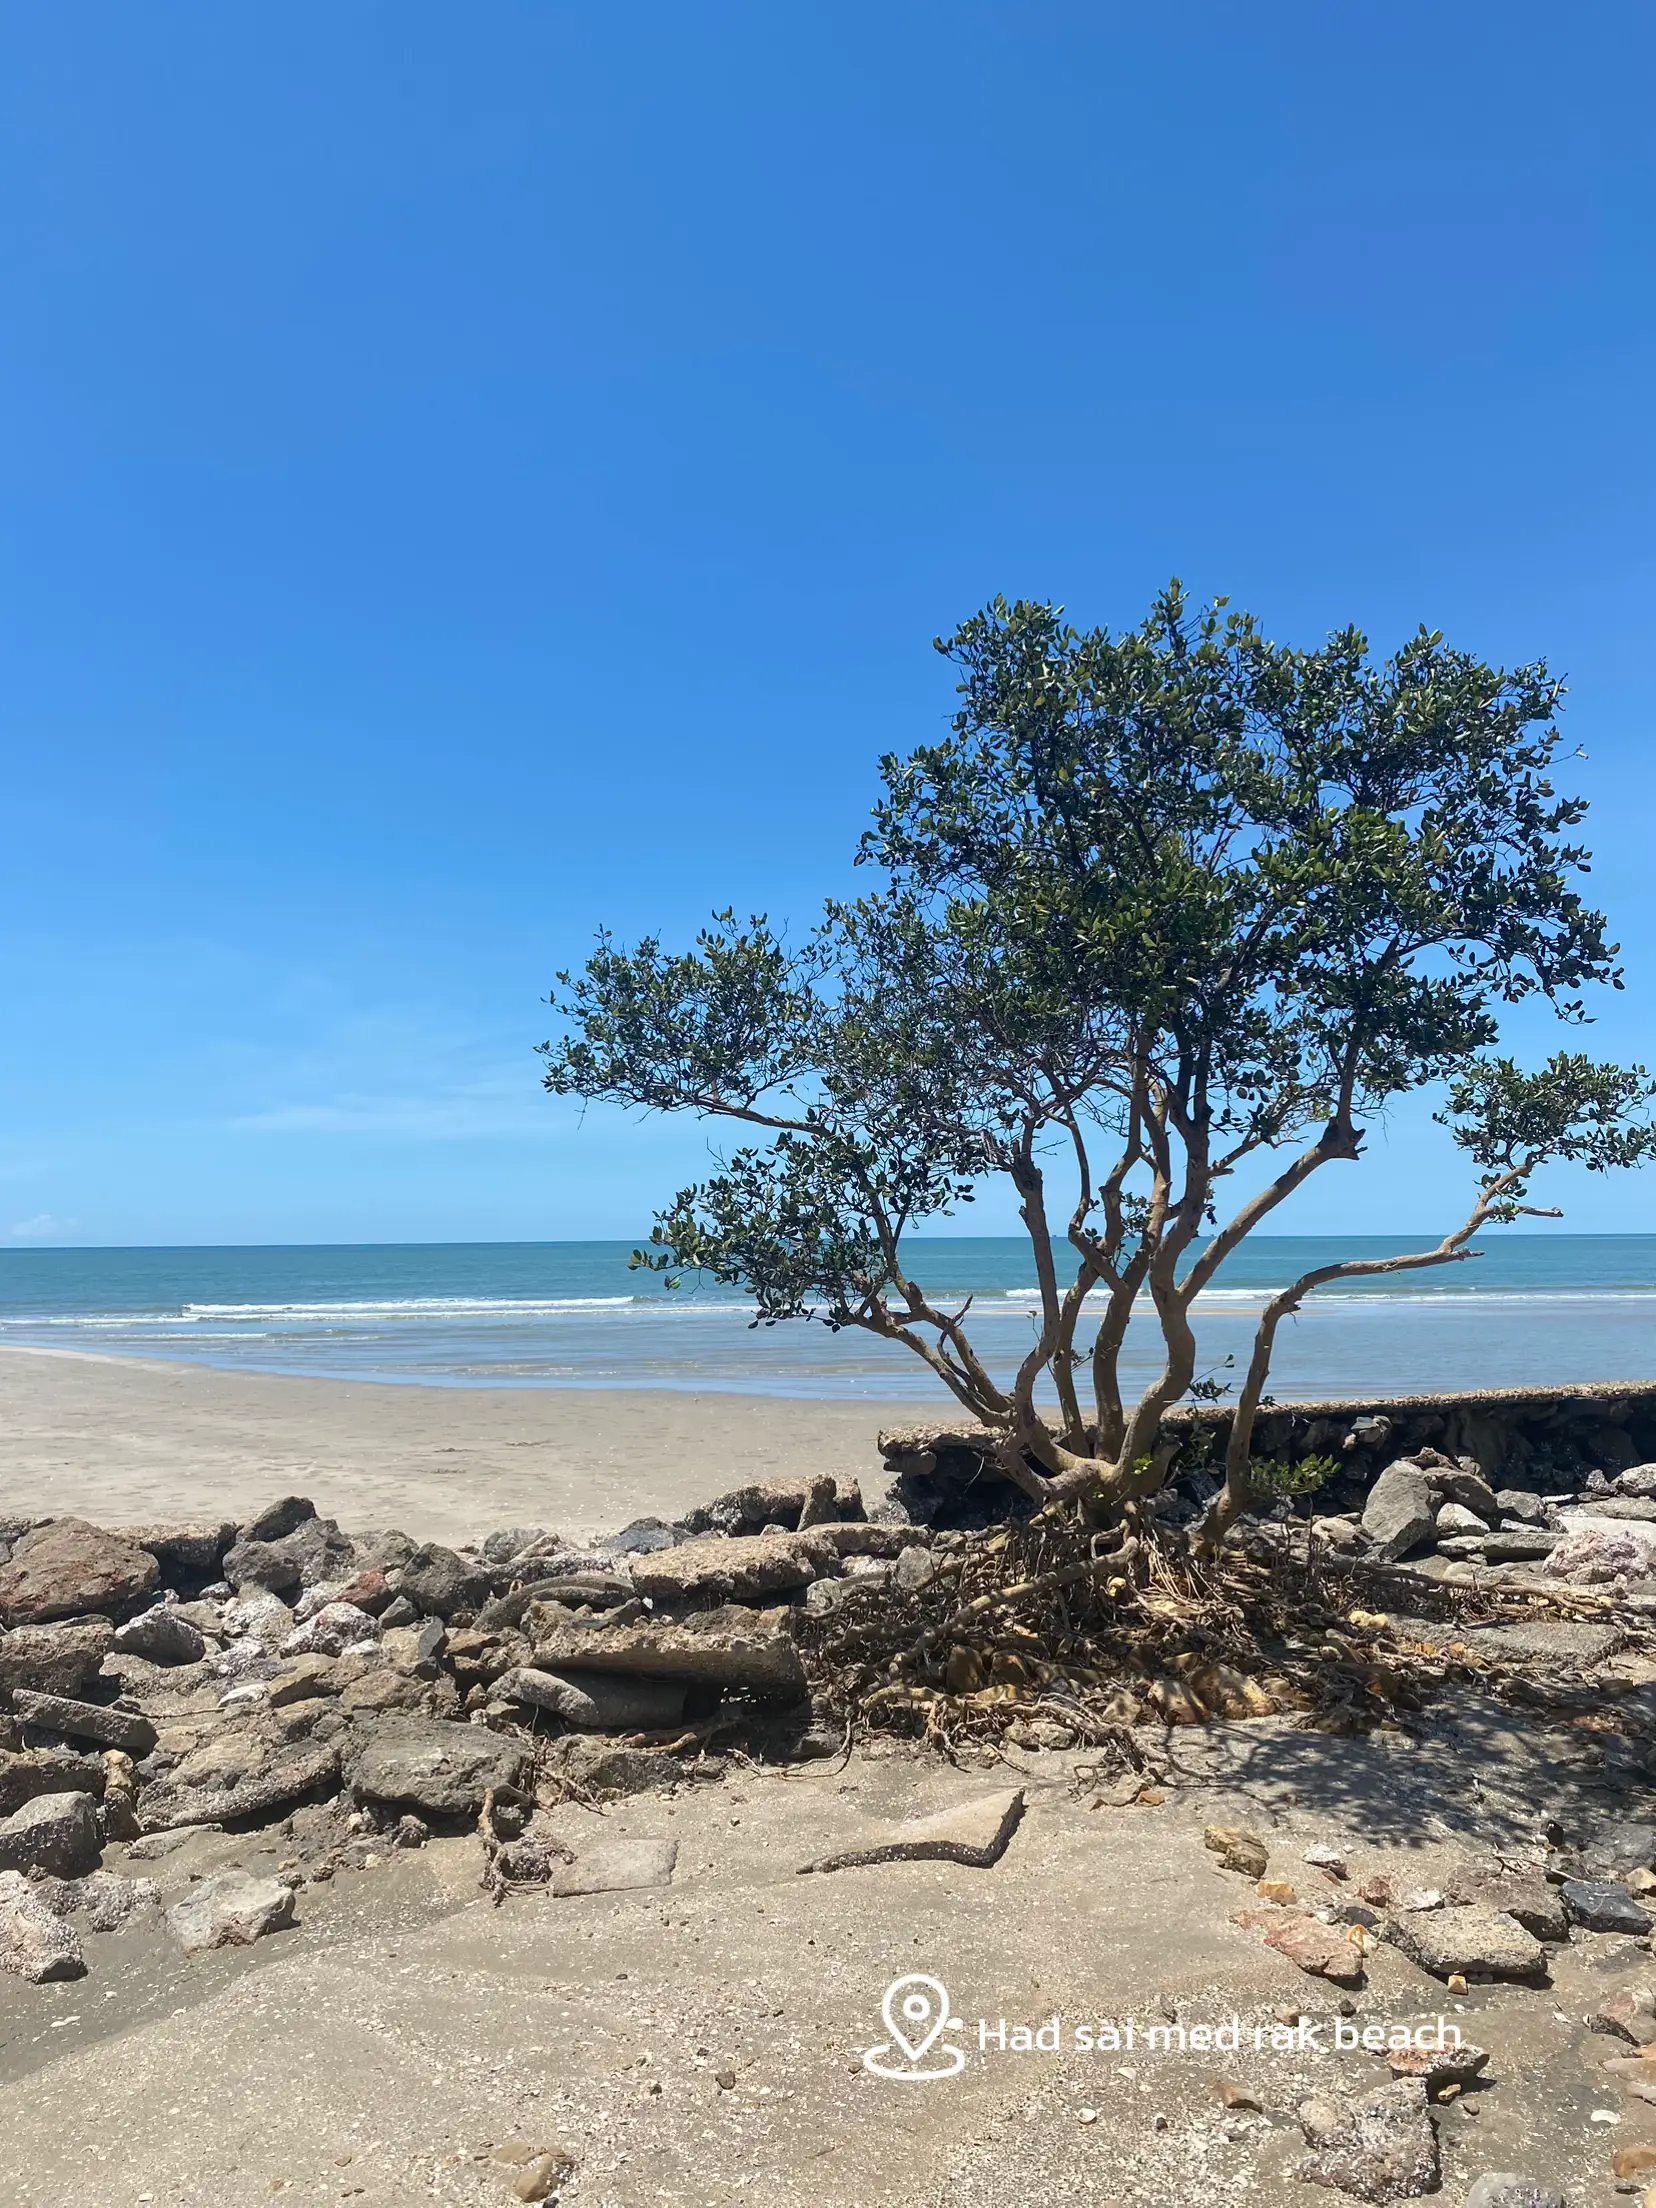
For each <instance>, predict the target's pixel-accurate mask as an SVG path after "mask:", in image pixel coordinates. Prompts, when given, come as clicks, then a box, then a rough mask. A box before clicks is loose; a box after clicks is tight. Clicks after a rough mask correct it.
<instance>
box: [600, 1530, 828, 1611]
mask: <svg viewBox="0 0 1656 2208" xmlns="http://www.w3.org/2000/svg"><path fill="white" fill-rule="evenodd" d="M816 1576H817V1564H816V1562H815V1561H814V1560H813V1558H812V1555H811V1552H810V1550H809V1548H808V1547H807V1546H806V1545H805V1542H804V1540H803V1539H802V1538H801V1537H800V1536H798V1535H795V1534H787V1533H762V1534H747V1535H736V1536H733V1537H732V1538H731V1539H729V1540H725V1541H686V1542H684V1543H683V1544H682V1545H681V1546H680V1547H678V1548H676V1549H666V1550H664V1551H663V1552H662V1553H661V1554H660V1555H658V1556H641V1557H639V1558H637V1559H636V1560H635V1561H634V1564H633V1572H632V1583H633V1588H634V1591H635V1592H636V1593H638V1594H640V1595H642V1596H644V1597H645V1598H646V1599H647V1600H649V1601H653V1602H667V1603H681V1602H701V1601H705V1600H707V1598H708V1597H710V1596H717V1597H719V1598H720V1599H721V1600H723V1601H726V1602H729V1601H746V1602H753V1601H759V1600H761V1599H763V1597H765V1596H767V1595H785V1594H789V1593H791V1592H792V1591H793V1589H794V1588H796V1587H805V1586H808V1585H809V1584H810V1582H811V1581H812V1580H813V1579H815V1578H816Z"/></svg>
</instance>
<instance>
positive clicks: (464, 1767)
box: [346, 1717, 532, 1817]
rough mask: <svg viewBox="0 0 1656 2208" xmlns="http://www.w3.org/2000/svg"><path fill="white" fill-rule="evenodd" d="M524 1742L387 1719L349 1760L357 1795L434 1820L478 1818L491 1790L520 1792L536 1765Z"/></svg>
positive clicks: (443, 1724) (479, 1729) (433, 1722)
mask: <svg viewBox="0 0 1656 2208" xmlns="http://www.w3.org/2000/svg"><path fill="white" fill-rule="evenodd" d="M531 1760H532V1759H531V1757H530V1754H529V1750H528V1749H527V1747H526V1746H525V1745H524V1743H523V1742H522V1741H517V1740H505V1739H503V1738H502V1737H501V1735H500V1734H499V1733H492V1732H490V1731H489V1729H488V1727H487V1726H486V1725H456V1724H451V1723H449V1722H448V1721H446V1720H444V1719H441V1718H428V1719H424V1720H422V1719H420V1718H415V1717H407V1718H404V1717H398V1718H390V1717H387V1718H386V1719H385V1720H384V1721H383V1722H382V1723H381V1724H380V1725H379V1726H377V1727H376V1728H375V1730H374V1732H373V1733H372V1735H371V1736H370V1737H369V1738H368V1739H367V1740H365V1741H364V1742H363V1743H362V1745H361V1746H360V1747H359V1748H358V1749H357V1750H356V1751H355V1753H354V1754H353V1755H352V1756H351V1757H350V1759H349V1761H348V1764H347V1767H346V1777H347V1779H348V1781H349V1783H350V1786H351V1789H352V1791H353V1793H355V1794H357V1795H359V1796H361V1797H362V1798H363V1799H365V1800H367V1801H371V1802H392V1803H396V1804H398V1805H400V1806H402V1807H406V1808H412V1809H417V1810H420V1811H423V1812H429V1814H431V1815H432V1816H434V1817H467V1816H475V1815H476V1814H477V1812H478V1810H479V1809H481V1808H482V1806H483V1797H484V1795H485V1794H487V1793H489V1792H490V1791H491V1790H495V1789H498V1788H501V1787H516V1786H518V1785H520V1784H521V1782H522V1781H523V1780H524V1779H525V1778H526V1777H527V1775H528V1772H529V1767H530V1763H531Z"/></svg>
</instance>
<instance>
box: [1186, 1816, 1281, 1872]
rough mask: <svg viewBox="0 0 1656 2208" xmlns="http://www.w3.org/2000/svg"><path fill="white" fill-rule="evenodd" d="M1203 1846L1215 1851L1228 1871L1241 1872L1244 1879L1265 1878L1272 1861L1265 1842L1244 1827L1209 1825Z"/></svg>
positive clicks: (1204, 1834) (1203, 1839) (1203, 1836)
mask: <svg viewBox="0 0 1656 2208" xmlns="http://www.w3.org/2000/svg"><path fill="white" fill-rule="evenodd" d="M1202 1845H1203V1847H1204V1848H1211V1849H1212V1850H1213V1853H1214V1854H1215V1855H1216V1856H1217V1857H1218V1858H1219V1860H1220V1862H1221V1863H1222V1864H1223V1865H1224V1867H1225V1869H1226V1870H1227V1871H1240V1872H1241V1873H1242V1875H1243V1877H1244V1878H1263V1877H1264V1875H1265V1866H1266V1864H1267V1863H1268V1862H1269V1861H1270V1857H1269V1854H1268V1853H1267V1851H1266V1847H1265V1843H1264V1841H1263V1840H1261V1839H1260V1837H1259V1835H1258V1833H1257V1832H1249V1831H1248V1830H1247V1828H1246V1827H1245V1826H1243V1825H1209V1826H1208V1828H1207V1830H1206V1831H1205V1832H1204V1833H1203V1834H1202Z"/></svg>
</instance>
